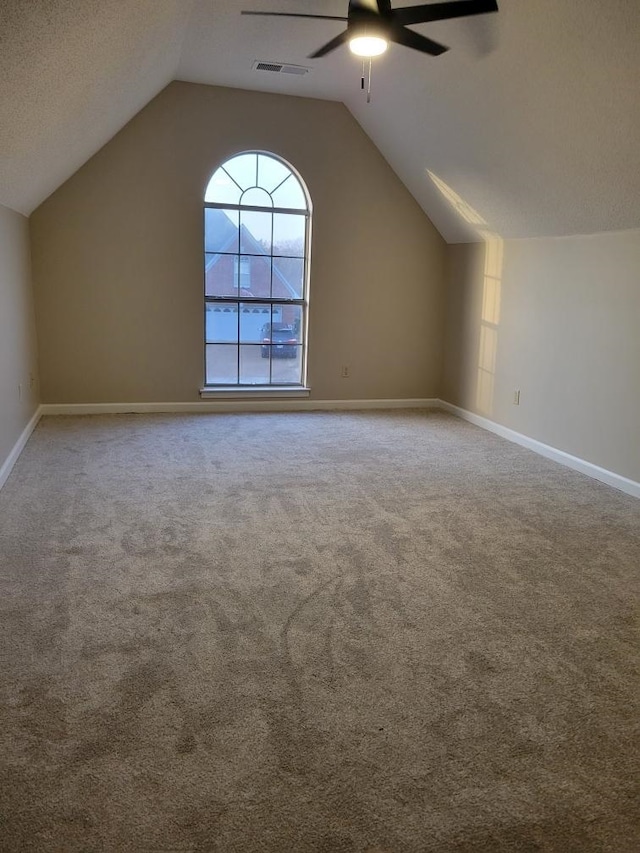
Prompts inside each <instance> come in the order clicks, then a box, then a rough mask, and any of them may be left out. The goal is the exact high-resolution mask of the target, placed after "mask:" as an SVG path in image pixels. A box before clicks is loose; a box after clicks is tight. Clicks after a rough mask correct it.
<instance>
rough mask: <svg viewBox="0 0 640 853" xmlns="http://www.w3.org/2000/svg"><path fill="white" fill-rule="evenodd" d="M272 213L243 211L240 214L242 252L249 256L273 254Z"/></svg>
mask: <svg viewBox="0 0 640 853" xmlns="http://www.w3.org/2000/svg"><path fill="white" fill-rule="evenodd" d="M272 219H273V214H271V213H256V211H254V210H243V211H242V212H241V213H240V223H241V226H242V227H241V229H240V252H241V253H242V254H248V255H269V254H271V220H272Z"/></svg>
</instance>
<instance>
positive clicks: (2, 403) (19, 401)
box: [0, 205, 38, 469]
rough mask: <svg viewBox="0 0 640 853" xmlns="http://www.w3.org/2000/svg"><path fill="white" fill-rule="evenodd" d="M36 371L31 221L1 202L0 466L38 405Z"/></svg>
mask: <svg viewBox="0 0 640 853" xmlns="http://www.w3.org/2000/svg"><path fill="white" fill-rule="evenodd" d="M37 371H38V366H37V348H36V335H35V321H34V312H33V294H32V289H31V269H30V257H29V224H28V222H27V220H26V218H25V217H24V216H21V215H20V214H19V213H15V212H14V211H13V210H9V209H8V208H6V207H2V206H1V205H0V469H2V466H3V464H4V463H5V462H6V460H7V457H8V456H9V454H10V453H11V450H12V449H13V447H14V445H15V444H16V442H17V441H18V439H19V438H20V434H21V433H22V431H23V430H24V428H25V427H26V426H27V424H28V423H29V421H30V420H31V418H32V417H33V415H34V414H35V411H36V409H37V407H38V384H37V378H38V375H37ZM32 378H33V382H32Z"/></svg>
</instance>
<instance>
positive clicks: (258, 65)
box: [253, 62, 311, 77]
mask: <svg viewBox="0 0 640 853" xmlns="http://www.w3.org/2000/svg"><path fill="white" fill-rule="evenodd" d="M253 70H254V71H273V72H274V73H275V74H297V75H298V76H299V77H302V76H303V75H304V74H308V73H309V71H310V70H311V69H310V68H307V67H306V66H304V65H284V64H283V63H282V62H254V63H253Z"/></svg>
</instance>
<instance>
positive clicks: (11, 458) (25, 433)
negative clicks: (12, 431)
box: [0, 406, 42, 489]
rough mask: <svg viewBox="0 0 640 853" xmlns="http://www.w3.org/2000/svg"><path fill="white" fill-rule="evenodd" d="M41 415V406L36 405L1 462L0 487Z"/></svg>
mask: <svg viewBox="0 0 640 853" xmlns="http://www.w3.org/2000/svg"><path fill="white" fill-rule="evenodd" d="M41 417H42V406H38V408H37V409H36V411H35V413H34V415H33V417H32V418H31V420H30V421H29V423H28V424H27V425H26V427H25V428H24V429H23V430H22V433H21V434H20V438H19V439H18V440H17V441H16V443H15V444H14V445H13V448H12V449H11V452H10V453H9V455H8V456H7V458H6V459H5V460H4V462H3V463H2V467H0V489H1V488H2V487H3V486H4V484H5V483H6V482H7V480H8V479H9V474H10V473H11V471H12V469H13V466H14V465H15V464H16V462H17V461H18V457H19V456H20V454H21V453H22V451H23V450H24V446H25V444H26V443H27V442H28V441H29V437H30V435H31V433H32V432H33V431H34V429H35V428H36V426H37V425H38V421H39V420H40V418H41Z"/></svg>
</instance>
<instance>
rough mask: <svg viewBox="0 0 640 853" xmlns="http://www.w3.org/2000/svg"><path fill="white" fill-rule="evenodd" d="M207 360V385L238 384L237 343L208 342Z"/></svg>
mask: <svg viewBox="0 0 640 853" xmlns="http://www.w3.org/2000/svg"><path fill="white" fill-rule="evenodd" d="M206 362H207V366H206V373H207V377H206V382H207V385H218V384H224V385H237V383H238V346H237V344H215V345H211V344H208V345H207V358H206Z"/></svg>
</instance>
